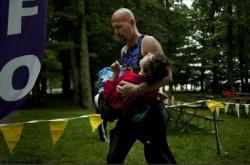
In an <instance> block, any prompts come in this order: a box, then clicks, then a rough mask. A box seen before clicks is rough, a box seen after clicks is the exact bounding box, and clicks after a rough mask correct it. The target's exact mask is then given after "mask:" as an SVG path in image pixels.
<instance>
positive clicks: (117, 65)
mask: <svg viewBox="0 0 250 165" xmlns="http://www.w3.org/2000/svg"><path fill="white" fill-rule="evenodd" d="M111 68H112V70H113V74H112V78H111V80H112V81H113V80H117V79H118V77H119V73H120V69H121V68H120V63H119V62H118V61H115V62H114V63H113V64H112V65H111Z"/></svg>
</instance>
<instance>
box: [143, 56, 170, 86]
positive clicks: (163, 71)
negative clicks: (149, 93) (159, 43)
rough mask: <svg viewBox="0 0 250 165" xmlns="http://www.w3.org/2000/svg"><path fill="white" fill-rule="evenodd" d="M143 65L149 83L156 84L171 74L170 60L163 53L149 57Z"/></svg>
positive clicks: (145, 77)
mask: <svg viewBox="0 0 250 165" xmlns="http://www.w3.org/2000/svg"><path fill="white" fill-rule="evenodd" d="M142 67H143V68H142V69H143V72H144V79H145V81H146V82H147V83H148V84H149V85H154V84H156V83H158V82H160V81H161V80H162V79H163V78H164V77H166V76H167V75H169V69H170V64H169V61H168V60H167V57H166V56H165V55H164V54H161V53H157V54H154V55H152V58H151V59H148V60H147V61H146V62H145V64H144V65H143V66H142Z"/></svg>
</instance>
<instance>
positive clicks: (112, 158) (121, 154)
mask: <svg viewBox="0 0 250 165" xmlns="http://www.w3.org/2000/svg"><path fill="white" fill-rule="evenodd" d="M123 131H124V130H123V129H122V128H121V127H117V125H116V127H115V128H114V129H113V130H111V131H110V146H109V152H108V156H107V163H108V164H122V163H124V160H125V158H126V156H127V154H128V152H129V150H130V148H131V147H132V146H133V144H134V143H135V141H136V138H135V136H134V135H132V134H131V133H127V132H125V133H124V132H123Z"/></svg>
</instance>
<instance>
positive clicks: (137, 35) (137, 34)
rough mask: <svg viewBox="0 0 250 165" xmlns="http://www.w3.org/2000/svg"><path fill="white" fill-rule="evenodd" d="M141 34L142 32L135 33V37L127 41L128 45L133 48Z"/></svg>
mask: <svg viewBox="0 0 250 165" xmlns="http://www.w3.org/2000/svg"><path fill="white" fill-rule="evenodd" d="M140 35H141V34H140V33H139V32H137V33H135V34H134V35H133V37H132V38H131V39H130V40H129V41H127V45H128V46H129V47H130V48H132V47H133V46H134V45H135V43H136V41H137V39H138V38H139V37H140Z"/></svg>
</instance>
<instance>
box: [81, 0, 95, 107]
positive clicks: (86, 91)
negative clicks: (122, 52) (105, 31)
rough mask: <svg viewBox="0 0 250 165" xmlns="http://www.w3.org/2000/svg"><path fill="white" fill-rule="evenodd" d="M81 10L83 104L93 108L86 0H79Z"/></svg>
mask: <svg viewBox="0 0 250 165" xmlns="http://www.w3.org/2000/svg"><path fill="white" fill-rule="evenodd" d="M78 12H79V18H78V19H79V30H80V33H79V40H80V43H79V48H80V68H79V75H80V87H81V88H80V89H81V91H80V92H81V94H80V96H81V101H80V102H81V106H82V107H84V108H92V107H93V102H92V93H91V81H90V72H89V53H88V42H87V30H86V18H85V5H84V0H79V1H78Z"/></svg>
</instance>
